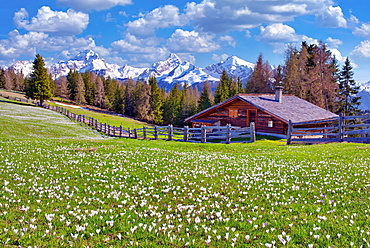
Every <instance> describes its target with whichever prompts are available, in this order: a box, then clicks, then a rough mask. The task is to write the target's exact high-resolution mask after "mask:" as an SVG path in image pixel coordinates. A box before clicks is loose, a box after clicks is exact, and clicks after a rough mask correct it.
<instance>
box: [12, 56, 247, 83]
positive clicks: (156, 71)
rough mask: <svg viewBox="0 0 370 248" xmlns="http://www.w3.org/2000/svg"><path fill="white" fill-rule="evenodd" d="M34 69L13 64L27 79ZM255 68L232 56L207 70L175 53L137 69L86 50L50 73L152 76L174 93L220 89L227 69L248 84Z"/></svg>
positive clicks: (53, 65) (145, 78) (124, 78)
mask: <svg viewBox="0 0 370 248" xmlns="http://www.w3.org/2000/svg"><path fill="white" fill-rule="evenodd" d="M32 66H33V65H32V63H30V62H27V61H18V62H17V63H15V64H14V65H13V67H14V68H15V69H16V71H17V72H20V71H23V74H24V75H26V76H27V75H29V74H30V73H31V72H32ZM253 68H254V64H252V63H249V62H247V61H244V60H242V59H240V58H238V57H236V56H231V57H229V58H228V59H226V60H225V61H224V62H220V63H217V64H213V65H210V66H207V67H206V68H199V67H196V66H195V65H193V64H191V63H189V62H186V61H182V60H181V59H180V58H179V57H178V56H177V55H176V54H174V53H172V54H170V55H169V57H168V58H167V59H166V60H164V61H158V62H156V63H153V64H152V65H151V66H150V67H149V68H135V67H132V66H129V65H124V66H119V65H117V64H109V63H107V62H106V61H105V60H104V59H102V58H100V57H99V55H98V54H97V53H95V52H94V51H92V50H85V51H82V52H81V53H79V54H78V55H77V56H76V57H74V58H73V59H70V60H68V61H60V62H58V63H55V64H52V65H51V66H49V68H48V70H49V73H51V74H52V76H53V78H55V79H56V78H59V77H61V76H67V75H68V73H69V72H70V71H71V70H77V71H78V72H82V73H84V72H86V71H91V72H95V73H96V74H97V75H100V76H106V77H108V76H110V77H111V78H116V79H120V80H127V79H129V78H131V79H133V80H138V79H140V80H145V81H147V80H148V79H149V77H151V76H154V77H156V78H157V81H158V85H159V86H160V87H163V88H165V89H166V90H170V89H171V88H172V87H173V85H174V84H175V83H176V82H178V83H179V84H180V85H182V86H184V85H185V84H186V85H192V86H195V85H197V86H198V87H199V89H200V88H201V87H202V85H203V84H204V82H205V81H209V82H210V84H211V85H212V86H213V87H216V85H217V83H218V81H219V78H220V76H221V74H222V72H223V70H226V72H227V73H228V74H229V75H230V76H232V77H240V79H241V80H242V81H246V79H247V78H248V77H249V75H250V74H251V72H252V71H253Z"/></svg>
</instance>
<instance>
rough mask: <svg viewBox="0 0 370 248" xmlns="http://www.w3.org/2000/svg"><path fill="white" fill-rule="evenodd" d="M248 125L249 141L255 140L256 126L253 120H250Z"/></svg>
mask: <svg viewBox="0 0 370 248" xmlns="http://www.w3.org/2000/svg"><path fill="white" fill-rule="evenodd" d="M249 127H250V129H251V143H253V142H256V127H255V124H254V122H251V123H250V124H249Z"/></svg>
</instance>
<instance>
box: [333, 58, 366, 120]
mask: <svg viewBox="0 0 370 248" xmlns="http://www.w3.org/2000/svg"><path fill="white" fill-rule="evenodd" d="M359 89H360V87H359V86H356V82H355V80H354V79H353V71H352V66H351V61H350V60H349V58H347V59H346V61H345V63H344V65H343V67H342V70H341V71H340V76H339V92H338V95H339V97H340V99H339V110H338V113H342V114H344V115H345V116H349V115H356V114H358V113H359V112H360V109H359V106H360V100H361V97H358V96H356V95H357V93H358V92H359Z"/></svg>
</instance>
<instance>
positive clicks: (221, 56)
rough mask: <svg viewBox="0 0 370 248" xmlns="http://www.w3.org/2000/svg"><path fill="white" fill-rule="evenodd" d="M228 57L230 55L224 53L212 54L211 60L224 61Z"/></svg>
mask: <svg viewBox="0 0 370 248" xmlns="http://www.w3.org/2000/svg"><path fill="white" fill-rule="evenodd" d="M228 57H230V56H229V55H227V54H225V53H224V54H222V55H218V54H212V60H214V61H217V62H220V61H225V60H226V59H227V58H228Z"/></svg>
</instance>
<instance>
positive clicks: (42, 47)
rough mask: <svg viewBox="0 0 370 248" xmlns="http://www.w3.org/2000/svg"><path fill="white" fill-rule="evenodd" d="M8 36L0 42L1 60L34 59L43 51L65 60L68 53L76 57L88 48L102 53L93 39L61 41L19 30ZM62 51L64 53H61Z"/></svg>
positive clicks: (39, 33)
mask: <svg viewBox="0 0 370 248" xmlns="http://www.w3.org/2000/svg"><path fill="white" fill-rule="evenodd" d="M8 36H9V37H8V39H4V40H0V59H17V58H19V57H20V56H28V57H33V56H34V55H35V54H36V53H39V52H42V51H45V52H57V53H58V54H59V55H56V56H61V57H63V58H64V57H65V55H66V54H68V53H69V54H70V56H75V55H76V54H77V53H78V52H80V51H81V50H83V49H87V48H89V49H93V48H94V50H99V49H100V50H101V51H102V48H99V47H96V45H95V41H94V40H93V39H92V38H76V37H75V36H65V37H63V39H60V38H58V37H51V36H49V35H48V34H45V33H42V32H29V33H27V34H23V35H22V34H20V33H19V31H18V30H13V31H11V32H10V33H9V34H8ZM60 51H63V52H62V53H60ZM68 58H70V57H68Z"/></svg>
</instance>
